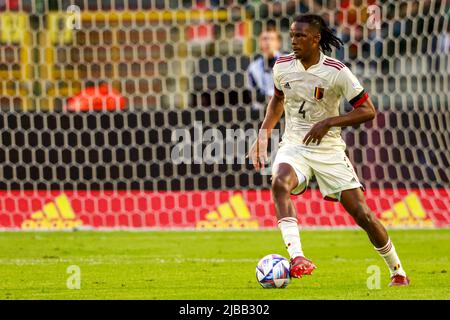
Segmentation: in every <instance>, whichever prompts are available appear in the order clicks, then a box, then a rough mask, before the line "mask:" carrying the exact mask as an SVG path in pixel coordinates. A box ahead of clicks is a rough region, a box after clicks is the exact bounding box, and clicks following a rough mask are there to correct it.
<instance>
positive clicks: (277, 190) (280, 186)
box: [272, 175, 291, 196]
mask: <svg viewBox="0 0 450 320" xmlns="http://www.w3.org/2000/svg"><path fill="white" fill-rule="evenodd" d="M272 192H273V194H274V195H275V196H279V195H286V194H290V192H291V190H290V184H289V177H288V176H284V175H276V176H274V177H273V178H272Z"/></svg>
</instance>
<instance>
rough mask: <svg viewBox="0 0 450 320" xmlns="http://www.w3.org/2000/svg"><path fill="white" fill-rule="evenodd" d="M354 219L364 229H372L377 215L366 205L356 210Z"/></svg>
mask: <svg viewBox="0 0 450 320" xmlns="http://www.w3.org/2000/svg"><path fill="white" fill-rule="evenodd" d="M353 217H354V218H355V221H356V223H357V224H358V225H359V226H360V227H362V228H366V227H370V226H371V225H373V224H374V223H375V222H376V218H375V215H374V214H373V213H372V211H371V210H370V209H369V208H368V207H367V206H364V205H359V206H358V207H357V208H356V210H355V213H354V215H353Z"/></svg>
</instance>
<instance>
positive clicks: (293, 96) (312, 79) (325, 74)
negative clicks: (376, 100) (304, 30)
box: [273, 52, 368, 150]
mask: <svg viewBox="0 0 450 320" xmlns="http://www.w3.org/2000/svg"><path fill="white" fill-rule="evenodd" d="M273 77H274V84H275V95H277V96H284V112H285V123H286V124H285V131H284V134H283V138H282V140H283V142H289V143H295V144H300V145H304V144H303V138H304V136H305V135H306V133H307V132H308V131H309V130H310V129H311V128H312V126H313V125H314V124H315V123H317V122H319V121H321V120H324V119H326V118H329V117H334V116H338V115H339V106H340V102H341V98H342V97H344V98H345V99H347V101H349V102H350V103H351V104H352V105H353V107H354V108H357V107H358V106H359V105H361V103H363V102H364V101H365V100H367V98H368V95H367V93H366V92H365V91H364V88H363V87H362V86H361V84H360V83H359V81H358V79H356V77H355V76H354V75H353V73H352V72H351V71H350V69H349V68H348V67H347V66H345V65H344V64H343V63H342V62H340V61H339V60H336V59H334V58H331V57H329V56H326V55H325V54H323V53H322V52H321V53H320V60H319V62H318V63H317V64H315V65H312V66H311V67H309V68H308V70H305V68H304V67H303V64H302V63H301V62H300V60H299V59H296V58H295V56H294V53H291V54H289V55H285V56H281V57H280V58H278V60H277V62H276V63H275V65H274V67H273ZM304 146H305V148H308V149H315V150H318V149H330V148H333V149H339V150H345V142H344V140H343V139H342V138H341V128H339V127H333V128H331V129H330V130H329V131H328V133H327V134H326V135H325V136H324V137H323V139H322V141H321V143H320V145H319V146H317V144H316V143H309V145H308V146H306V145H304Z"/></svg>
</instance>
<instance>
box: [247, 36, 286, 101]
mask: <svg viewBox="0 0 450 320" xmlns="http://www.w3.org/2000/svg"><path fill="white" fill-rule="evenodd" d="M259 48H260V56H259V57H258V58H256V59H255V60H254V61H253V62H252V63H250V65H249V67H248V70H247V71H248V89H249V90H250V91H251V96H252V108H254V109H263V108H264V107H265V106H266V105H267V102H268V101H269V99H270V98H271V97H272V96H273V94H274V89H273V88H274V87H273V76H272V67H273V66H274V64H275V61H276V60H277V59H278V57H279V56H280V48H281V36H280V34H279V33H278V32H277V31H276V30H275V29H274V28H268V29H266V30H265V31H263V32H261V34H260V35H259Z"/></svg>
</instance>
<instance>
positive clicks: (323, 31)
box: [294, 14, 344, 52]
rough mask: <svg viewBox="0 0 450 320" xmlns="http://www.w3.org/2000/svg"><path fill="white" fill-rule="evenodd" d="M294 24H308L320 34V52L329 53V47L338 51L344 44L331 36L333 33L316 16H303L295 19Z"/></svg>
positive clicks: (321, 19) (320, 18)
mask: <svg viewBox="0 0 450 320" xmlns="http://www.w3.org/2000/svg"><path fill="white" fill-rule="evenodd" d="M294 21H295V22H302V23H309V24H310V25H312V26H314V27H316V28H317V30H319V32H320V42H319V44H320V47H321V48H322V51H327V52H331V51H332V49H331V46H333V47H335V48H336V49H340V48H341V46H342V45H343V44H344V43H343V42H342V40H341V39H339V38H338V37H336V36H335V35H334V34H333V31H332V30H331V29H330V28H329V27H328V26H327V24H326V23H325V20H324V19H323V18H322V17H321V16H318V15H316V14H305V15H301V16H298V17H296V18H295V20H294Z"/></svg>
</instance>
